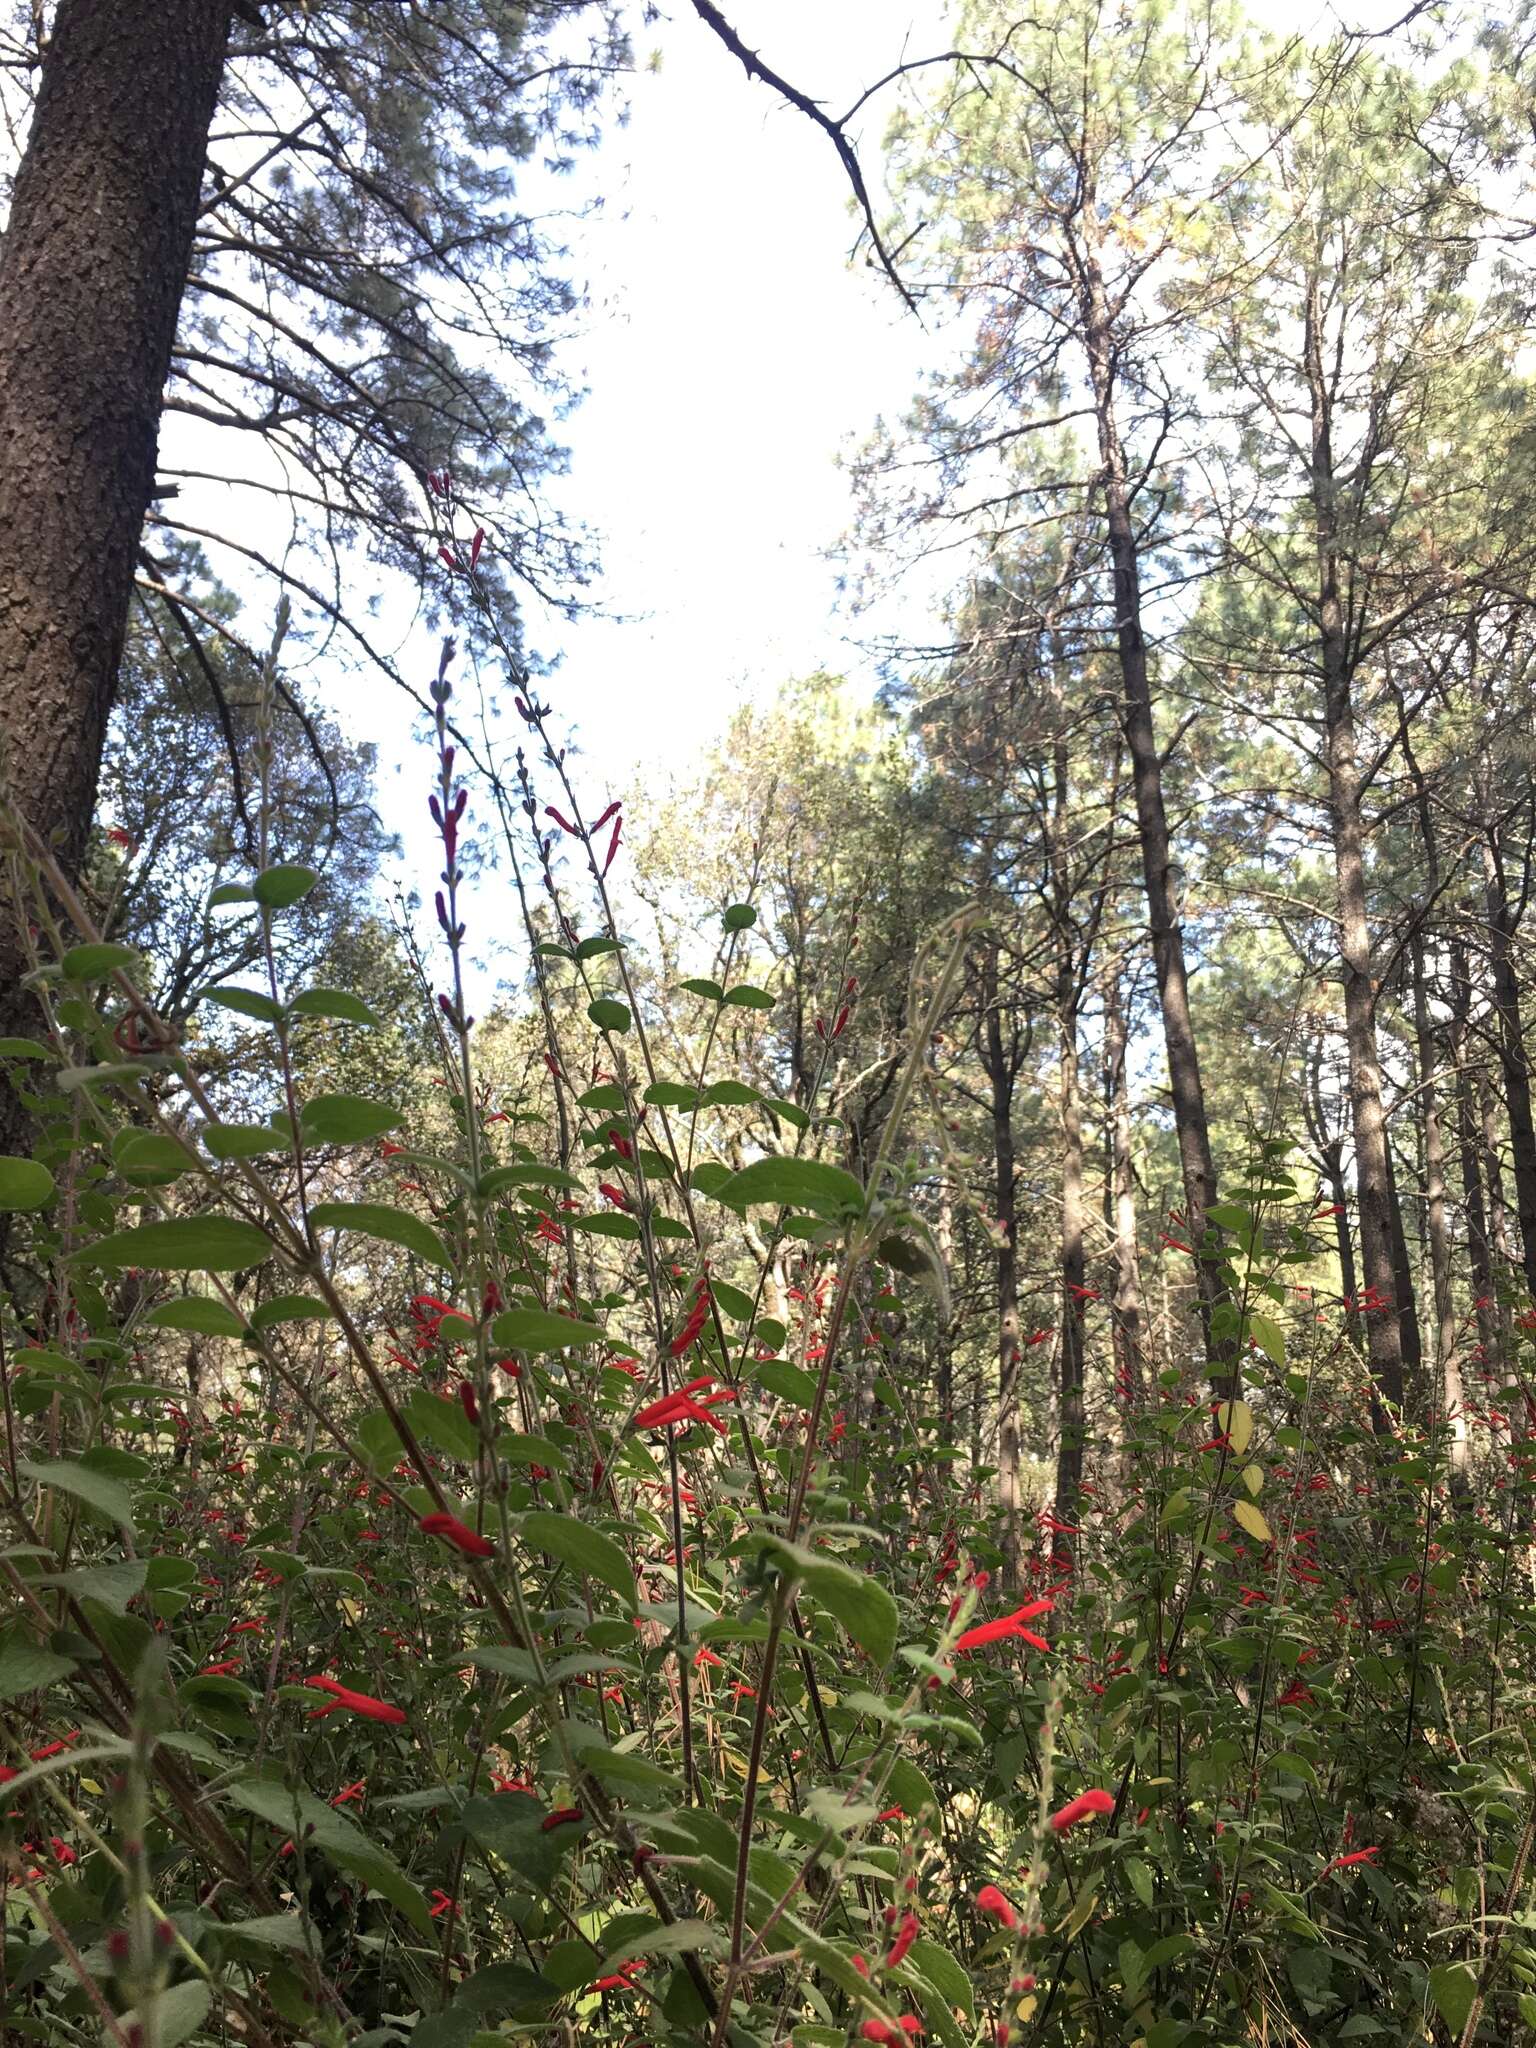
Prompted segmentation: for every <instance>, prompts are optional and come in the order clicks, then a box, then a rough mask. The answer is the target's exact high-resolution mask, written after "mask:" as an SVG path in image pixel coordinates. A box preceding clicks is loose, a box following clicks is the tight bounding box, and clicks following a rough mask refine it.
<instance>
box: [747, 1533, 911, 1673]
mask: <svg viewBox="0 0 1536 2048" xmlns="http://www.w3.org/2000/svg"><path fill="white" fill-rule="evenodd" d="M760 1547H761V1548H762V1549H763V1550H764V1551H766V1552H767V1554H768V1555H769V1556H770V1557H771V1558H773V1559H775V1560H776V1561H777V1562H778V1563H780V1564H781V1565H784V1566H787V1568H788V1569H789V1570H790V1571H791V1572H792V1573H793V1575H794V1576H795V1577H796V1578H797V1579H800V1580H801V1581H802V1582H803V1583H804V1585H805V1588H806V1591H807V1592H809V1593H811V1594H813V1595H814V1596H815V1598H816V1599H817V1600H818V1601H820V1603H821V1605H822V1606H823V1607H825V1608H826V1610H827V1612H828V1613H829V1614H830V1615H832V1616H834V1617H835V1619H836V1620H838V1621H839V1622H841V1623H842V1625H843V1627H844V1628H845V1629H846V1630H847V1631H848V1634H849V1635H850V1636H852V1638H853V1640H854V1641H855V1642H856V1643H857V1644H858V1645H859V1647H860V1649H862V1650H866V1651H868V1653H869V1655H870V1656H871V1657H873V1658H874V1660H875V1662H876V1663H877V1664H888V1663H889V1662H890V1660H891V1658H892V1657H893V1656H894V1654H895V1651H896V1630H897V1626H898V1622H899V1616H898V1613H897V1608H896V1602H895V1601H894V1600H893V1599H892V1598H891V1596H890V1594H889V1593H888V1592H887V1591H886V1589H885V1588H884V1586H882V1585H881V1584H880V1582H879V1580H878V1579H873V1578H871V1577H870V1576H869V1574H868V1573H867V1572H861V1571H855V1569H854V1568H853V1566H852V1565H848V1564H842V1563H840V1562H838V1561H837V1560H836V1559H834V1558H829V1557H823V1556H822V1555H821V1554H820V1552H818V1551H814V1550H807V1549H806V1548H805V1546H804V1545H803V1544H800V1543H786V1542H785V1540H784V1539H783V1537H781V1536H765V1537H763V1538H761V1539H760Z"/></svg>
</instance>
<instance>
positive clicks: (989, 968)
mask: <svg viewBox="0 0 1536 2048" xmlns="http://www.w3.org/2000/svg"><path fill="white" fill-rule="evenodd" d="M981 994H982V1004H983V1007H984V1010H985V1013H986V1014H985V1017H984V1019H983V1024H982V1034H983V1046H984V1050H983V1063H984V1064H985V1066H986V1070H987V1078H988V1080H989V1082H990V1084H991V1091H992V1156H993V1160H994V1163H995V1166H996V1173H997V1182H996V1194H997V1222H998V1227H999V1230H1000V1232H1001V1242H1000V1243H999V1245H998V1247H997V1491H998V1503H999V1505H1000V1507H1001V1508H1002V1511H1003V1575H1004V1581H1005V1583H1006V1584H1007V1586H1008V1587H1009V1588H1010V1590H1012V1589H1014V1588H1016V1587H1017V1586H1018V1583H1019V1563H1020V1557H1021V1554H1022V1545H1021V1540H1020V1527H1019V1510H1020V1505H1021V1503H1020V1498H1019V1361H1020V1358H1021V1356H1022V1349H1021V1347H1022V1327H1021V1325H1020V1322H1019V1247H1018V1197H1017V1194H1016V1192H1015V1189H1014V1172H1015V1156H1014V1143H1013V1089H1014V1074H1013V1066H1012V1062H1011V1061H1010V1060H1009V1059H1008V1056H1007V1051H1006V1048H1005V1047H1004V1044H1003V1020H1002V1012H1001V1008H1000V1002H999V995H998V977H997V950H996V948H995V947H992V948H989V949H988V951H987V954H986V958H985V963H984V965H983V969H982V984H981Z"/></svg>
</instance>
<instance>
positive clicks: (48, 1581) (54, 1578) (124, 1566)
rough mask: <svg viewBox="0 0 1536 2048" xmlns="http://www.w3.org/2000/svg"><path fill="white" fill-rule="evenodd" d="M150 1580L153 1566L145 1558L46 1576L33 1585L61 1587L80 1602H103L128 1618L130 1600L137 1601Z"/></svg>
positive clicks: (83, 1566)
mask: <svg viewBox="0 0 1536 2048" xmlns="http://www.w3.org/2000/svg"><path fill="white" fill-rule="evenodd" d="M148 1577H149V1565H148V1563H147V1562H146V1561H145V1560H144V1559H142V1558H120V1559H114V1560H113V1561H112V1562H111V1563H110V1564H88V1565H82V1566H80V1567H79V1569H78V1570H76V1571H72V1572H45V1573H44V1574H43V1575H42V1576H41V1577H40V1578H36V1579H34V1580H33V1581H32V1584H33V1585H34V1586H59V1587H62V1589H63V1590H64V1591H65V1592H66V1593H69V1594H71V1595H72V1596H73V1597H74V1598H75V1599H76V1600H99V1601H100V1602H101V1605H102V1606H103V1607H106V1608H109V1609H110V1610H111V1612H112V1613H113V1614H126V1613H127V1612H128V1603H129V1601H130V1600H136V1599H137V1598H138V1596H139V1595H140V1593H142V1592H143V1590H144V1582H145V1580H146V1579H147V1578H148Z"/></svg>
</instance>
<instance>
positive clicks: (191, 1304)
mask: <svg viewBox="0 0 1536 2048" xmlns="http://www.w3.org/2000/svg"><path fill="white" fill-rule="evenodd" d="M142 1327H143V1328H144V1329H146V1330H194V1331H196V1332H197V1333H198V1335H199V1336H203V1337H242V1336H244V1334H245V1325H244V1323H242V1322H241V1320H240V1318H239V1317H238V1316H237V1315H236V1314H235V1312H234V1311H233V1309H229V1308H226V1307H225V1306H224V1304H223V1302H222V1301H213V1300H211V1299H210V1298H209V1297H208V1296H206V1295H201V1294H184V1295H182V1297H181V1298H180V1300H179V1301H163V1302H162V1303H161V1304H160V1306H159V1307H158V1308H152V1309H151V1310H150V1312H149V1314H148V1315H147V1316H145V1318H144V1321H143V1325H142Z"/></svg>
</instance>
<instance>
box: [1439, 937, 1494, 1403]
mask: <svg viewBox="0 0 1536 2048" xmlns="http://www.w3.org/2000/svg"><path fill="white" fill-rule="evenodd" d="M1471 1023H1472V977H1471V974H1470V973H1469V972H1468V968H1467V955H1466V948H1465V947H1464V946H1462V945H1461V944H1460V943H1459V942H1456V941H1453V942H1452V945H1451V1038H1450V1044H1451V1065H1452V1069H1453V1071H1454V1073H1455V1076H1456V1150H1457V1155H1458V1158H1459V1161H1460V1166H1461V1201H1462V1211H1463V1214H1464V1215H1465V1217H1466V1226H1467V1264H1468V1266H1469V1268H1470V1270H1471V1274H1472V1312H1473V1316H1474V1318H1475V1320H1476V1323H1477V1348H1478V1351H1479V1354H1480V1355H1481V1357H1482V1360H1483V1362H1484V1364H1487V1363H1488V1361H1489V1360H1490V1359H1491V1358H1492V1357H1493V1356H1494V1353H1495V1349H1496V1346H1497V1344H1498V1320H1497V1316H1496V1312H1495V1290H1494V1278H1493V1253H1492V1249H1491V1247H1490V1244H1489V1241H1488V1212H1487V1207H1486V1204H1485V1202H1484V1199H1483V1169H1482V1158H1481V1152H1482V1118H1481V1115H1480V1112H1479V1109H1478V1100H1477V1084H1476V1080H1475V1078H1474V1076H1473V1074H1472V1072H1471V1068H1470V1066H1469V1063H1468V1051H1467V1045H1468V1039H1469V1037H1470V1034H1471Z"/></svg>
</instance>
